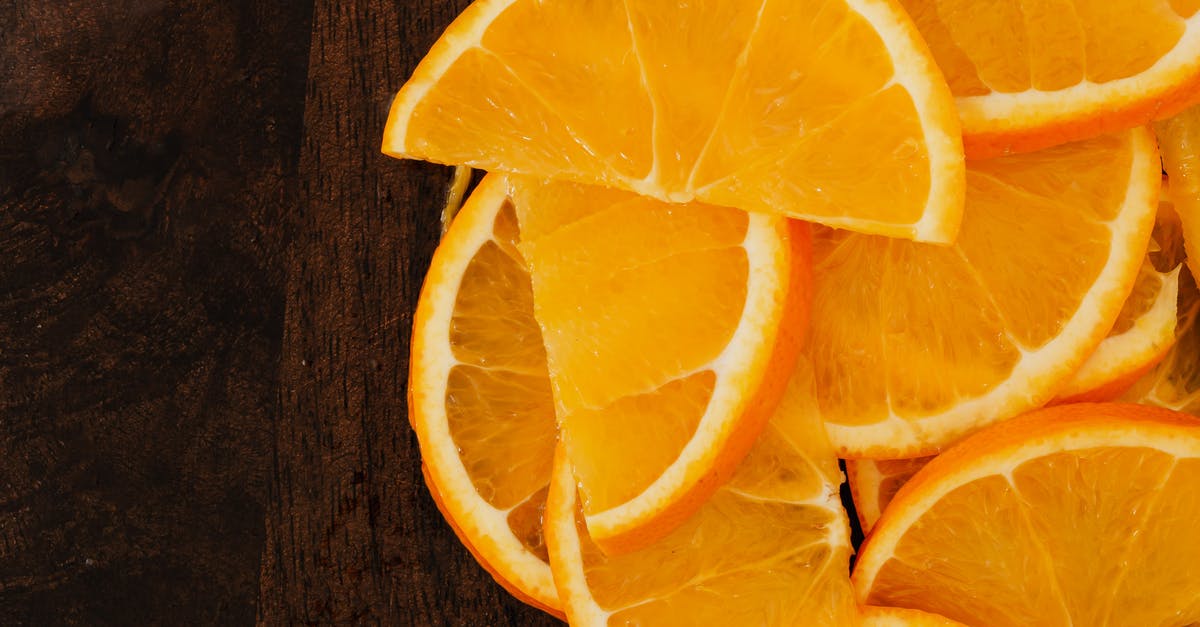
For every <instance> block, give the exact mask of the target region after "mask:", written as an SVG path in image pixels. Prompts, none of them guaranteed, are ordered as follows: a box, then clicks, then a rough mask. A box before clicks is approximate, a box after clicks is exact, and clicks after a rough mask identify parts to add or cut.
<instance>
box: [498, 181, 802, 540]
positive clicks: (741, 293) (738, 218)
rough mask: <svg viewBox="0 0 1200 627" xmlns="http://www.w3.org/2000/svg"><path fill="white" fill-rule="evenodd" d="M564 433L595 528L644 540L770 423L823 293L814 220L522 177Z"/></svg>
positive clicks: (598, 534)
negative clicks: (817, 282) (816, 298)
mask: <svg viewBox="0 0 1200 627" xmlns="http://www.w3.org/2000/svg"><path fill="white" fill-rule="evenodd" d="M510 186H511V190H512V192H511V193H512V199H513V202H514V205H515V207H516V211H517V217H518V221H519V223H520V225H521V244H520V246H521V251H522V253H523V254H524V257H525V259H526V260H527V261H528V263H529V267H530V273H531V277H532V281H533V297H534V298H533V303H534V312H535V316H536V318H537V321H538V323H539V325H540V326H541V329H542V336H543V339H544V342H545V346H546V355H547V359H548V363H549V372H550V381H551V384H552V387H553V390H554V400H555V407H556V413H557V417H558V424H559V430H560V437H561V438H562V440H563V443H564V446H565V450H566V454H567V455H568V457H569V458H570V461H571V467H572V468H573V469H574V474H575V479H576V481H577V482H578V484H579V489H580V493H581V496H582V502H583V512H584V515H585V518H586V520H587V525H588V530H589V531H590V533H591V536H592V538H593V539H595V541H596V542H597V544H599V545H600V546H601V547H603V548H604V550H605V551H610V552H622V551H628V550H632V549H633V548H636V547H638V546H645V545H646V544H649V543H650V542H652V541H653V540H654V539H656V538H657V537H660V536H662V535H663V534H665V533H667V532H668V531H669V530H670V529H671V528H672V527H673V526H674V525H676V524H678V523H679V521H681V520H682V519H683V518H685V517H687V516H688V515H689V514H691V513H692V512H694V511H695V510H696V508H698V507H699V506H700V504H701V503H703V501H704V500H705V499H706V498H707V497H708V495H710V494H711V493H712V491H713V490H714V489H716V487H717V485H719V484H720V483H722V482H723V481H724V480H725V479H727V478H728V477H729V476H730V475H731V474H732V472H733V468H734V467H735V466H736V465H737V463H738V462H739V461H740V460H741V459H742V457H744V456H745V455H746V453H747V451H749V449H750V446H751V445H752V444H753V442H754V439H755V438H756V437H757V436H758V434H759V432H760V431H761V430H762V428H763V426H764V425H765V424H766V421H767V420H768V418H770V415H771V413H772V412H773V411H774V408H775V406H776V405H777V404H778V402H779V398H780V396H781V395H782V393H783V389H784V387H785V384H786V382H787V379H788V376H789V375H790V373H791V370H792V367H793V364H794V362H795V359H796V355H797V354H798V352H799V343H800V334H802V333H803V332H804V331H805V329H806V327H807V315H808V306H809V300H810V296H811V275H810V272H811V264H810V255H811V250H810V245H811V240H810V236H809V229H808V225H807V224H804V223H801V222H792V221H789V220H787V219H786V218H783V217H781V216H777V215H768V214H749V213H746V212H744V211H740V210H737V209H730V208H725V207H716V206H711V205H703V204H699V203H692V204H689V205H673V204H667V203H663V202H660V201H657V200H654V199H651V198H647V197H644V196H638V195H636V194H633V193H629V192H623V191H618V190H611V189H603V188H597V187H592V186H587V185H580V184H576V183H566V182H544V181H535V180H532V179H528V178H522V177H515V176H514V177H510Z"/></svg>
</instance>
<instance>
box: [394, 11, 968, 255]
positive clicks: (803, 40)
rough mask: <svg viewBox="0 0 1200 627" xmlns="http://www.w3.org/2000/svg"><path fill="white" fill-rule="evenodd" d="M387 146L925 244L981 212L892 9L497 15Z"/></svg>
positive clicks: (433, 76)
mask: <svg viewBox="0 0 1200 627" xmlns="http://www.w3.org/2000/svg"><path fill="white" fill-rule="evenodd" d="M531 33H536V37H534V36H531ZM383 151H384V152H385V153H388V154H390V155H393V156H397V157H407V158H416V159H425V160H428V161H434V162H438V163H446V164H466V165H471V166H474V167H478V168H482V169H485V170H489V171H502V172H510V173H519V174H528V175H533V176H538V177H544V178H556V179H566V180H571V181H575V182H579V183H590V184H598V185H603V186H607V187H613V188H620V189H625V190H631V191H635V192H637V193H639V194H642V195H645V196H650V197H654V198H657V199H660V200H664V201H671V202H687V201H692V200H698V201H702V202H706V203H711V204H715V205H723V206H733V207H740V208H743V209H748V210H756V211H765V212H771V213H776V214H779V213H782V214H786V215H789V216H793V217H801V218H805V219H809V220H815V221H818V222H823V223H825V224H829V225H833V226H838V227H844V228H848V229H855V230H860V231H865V232H870V233H879V234H884V235H891V236H897V237H904V238H916V239H918V240H922V241H932V242H949V241H951V240H952V239H953V238H954V234H955V233H956V231H957V229H958V224H959V221H960V218H961V215H962V195H963V156H962V145H961V138H960V134H959V127H958V120H957V114H956V113H955V110H954V102H953V98H952V97H951V95H950V91H949V89H948V88H947V86H946V84H945V81H944V80H943V79H942V77H941V74H940V72H939V71H938V69H937V67H936V66H935V64H934V62H933V59H932V57H931V56H930V54H929V51H928V49H927V48H926V47H925V44H924V42H923V41H921V38H920V36H919V35H918V33H917V30H916V28H914V26H913V24H912V22H911V20H909V19H908V17H907V16H906V15H905V14H904V13H903V11H901V10H900V8H899V7H898V6H897V5H895V4H894V3H893V2H890V1H887V0H821V1H819V2H815V3H807V4H803V5H801V4H796V3H788V2H754V3H748V2H720V1H718V0H702V1H699V2H686V3H680V2H668V1H663V0H629V1H627V2H571V1H568V0H552V1H545V0H478V1H476V2H475V3H474V4H472V5H471V6H470V7H468V8H467V10H466V11H464V12H463V13H462V15H460V16H459V17H458V19H457V20H455V22H454V23H453V24H451V25H450V27H449V28H448V29H447V30H446V32H445V34H443V35H442V37H441V38H440V39H439V40H438V41H437V43H435V44H434V46H433V48H432V49H431V50H430V51H429V54H428V55H426V57H425V58H424V60H422V62H421V64H420V65H419V66H418V67H417V69H416V72H415V73H414V74H413V77H412V78H411V79H410V80H409V81H408V83H407V84H405V85H404V87H403V88H402V89H401V90H400V93H399V94H398V95H397V96H396V99H395V101H394V102H393V104H392V109H391V113H390V115H389V117H388V121H387V127H386V129H385V132H384V140H383ZM865 164H870V167H864V166H865Z"/></svg>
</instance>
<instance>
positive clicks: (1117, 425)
mask: <svg viewBox="0 0 1200 627" xmlns="http://www.w3.org/2000/svg"><path fill="white" fill-rule="evenodd" d="M1198 516H1200V421H1198V420H1196V419H1194V418H1191V417H1189V416H1185V415H1183V414H1178V413H1175V412H1170V411H1166V410H1161V409H1156V408H1150V407H1143V406H1138V405H1116V404H1109V405H1105V404H1075V405H1061V406H1056V407H1052V408H1049V409H1044V410H1039V411H1036V412H1033V413H1031V414H1028V415H1026V416H1022V417H1020V418H1017V419H1014V420H1010V421H1007V422H1004V423H1001V424H999V425H997V426H995V427H992V428H990V429H986V430H984V431H982V432H980V433H978V434H976V435H974V436H972V437H970V438H968V439H966V440H965V441H963V442H962V443H960V444H958V445H956V446H955V447H954V448H952V449H950V450H949V451H947V452H946V453H944V454H942V455H941V456H939V457H937V458H935V459H934V460H933V461H931V462H930V463H929V464H928V465H927V466H925V468H923V469H922V470H921V471H920V472H918V473H917V474H916V476H914V477H913V479H912V480H911V481H910V482H909V483H908V484H907V485H905V486H904V487H903V488H901V490H900V492H899V493H898V494H897V495H896V498H895V500H894V501H893V502H892V504H891V506H890V507H889V508H888V509H887V511H886V512H885V513H884V515H883V517H882V518H881V519H880V520H879V523H878V524H877V525H876V526H875V529H874V531H873V532H872V533H871V537H870V538H868V539H867V541H866V543H864V545H863V547H862V549H861V551H860V552H859V558H858V562H857V564H856V566H855V570H854V574H853V581H854V584H855V591H856V593H857V594H858V599H859V601H860V602H866V603H873V604H888V605H899V606H903V607H911V608H914V609H921V610H925V611H931V612H936V613H939V614H942V615H944V616H947V617H949V618H952V619H955V620H959V621H963V622H966V623H968V624H983V625H996V626H1004V625H1030V624H1039V625H1070V624H1076V625H1099V624H1108V625H1152V624H1153V625H1157V624H1177V625H1186V624H1190V623H1192V622H1195V621H1197V620H1200V602H1198V601H1197V599H1200V543H1197V542H1195V521H1196V519H1197V517H1198Z"/></svg>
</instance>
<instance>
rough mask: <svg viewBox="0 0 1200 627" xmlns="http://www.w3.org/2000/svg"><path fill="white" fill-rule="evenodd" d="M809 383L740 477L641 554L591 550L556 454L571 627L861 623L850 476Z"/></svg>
mask: <svg viewBox="0 0 1200 627" xmlns="http://www.w3.org/2000/svg"><path fill="white" fill-rule="evenodd" d="M806 375H807V376H806ZM811 382H812V378H811V370H810V369H807V368H806V367H805V365H804V364H803V363H802V364H801V367H800V368H798V369H797V376H796V377H795V378H794V379H793V380H792V383H791V385H789V387H788V392H787V394H786V396H785V399H784V401H783V403H782V404H781V405H780V407H779V410H778V411H777V412H776V413H775V416H774V417H773V418H772V420H771V422H770V424H769V426H768V427H767V429H766V430H765V431H764V433H763V435H762V437H761V438H760V439H759V440H758V442H757V443H756V444H755V446H754V449H753V451H752V452H751V453H750V455H749V456H748V457H747V458H746V460H745V462H743V464H742V465H741V466H740V467H739V468H738V470H737V474H736V475H735V476H734V478H733V479H732V480H731V481H730V482H729V483H728V484H726V485H725V486H724V487H722V488H721V489H720V490H718V491H717V492H716V494H714V495H713V496H712V498H711V499H710V500H709V501H708V502H707V503H706V504H705V505H704V506H703V507H702V508H701V509H700V510H699V512H697V513H696V514H695V515H694V516H692V517H690V518H688V519H687V521H686V522H684V523H683V524H682V525H681V526H680V527H678V528H676V529H675V530H674V531H672V532H671V533H670V535H668V536H666V537H665V538H663V539H661V540H660V541H658V542H657V543H655V544H653V545H651V546H649V547H646V548H643V549H641V550H638V551H634V552H632V553H627V554H624V555H618V556H608V555H605V554H604V553H602V552H601V551H600V550H599V548H598V547H596V545H595V544H594V543H593V541H592V540H591V538H590V537H589V536H588V532H587V526H586V525H585V524H584V523H583V516H582V510H581V509H580V505H579V502H578V499H577V497H576V495H577V490H576V488H575V485H574V482H573V480H572V474H571V470H570V467H569V462H568V461H567V459H566V456H565V455H561V454H560V455H559V457H558V458H557V459H556V465H555V473H554V481H553V482H552V484H551V489H550V496H549V500H548V504H547V507H546V540H547V543H548V546H549V551H550V560H551V565H552V567H553V570H554V578H555V582H556V583H557V585H558V587H559V590H560V591H561V593H562V598H563V601H564V604H565V606H566V612H567V616H568V618H569V619H570V622H571V624H572V625H576V626H580V627H592V626H599V625H629V624H636V625H695V626H703V625H714V626H722V627H723V626H726V625H763V626H790V625H813V626H821V625H828V626H842V625H855V624H856V623H857V614H858V610H857V608H856V606H855V603H854V601H853V598H852V592H851V591H850V585H849V577H848V575H847V572H848V568H849V559H850V551H851V547H850V536H849V529H848V527H847V521H846V518H845V512H844V510H843V509H842V506H841V502H840V500H839V498H838V485H839V484H840V482H841V476H840V473H839V471H838V466H837V460H836V459H835V458H834V456H833V451H832V449H831V448H830V447H829V444H828V441H827V440H826V439H825V436H824V434H823V433H822V431H821V425H820V422H819V421H817V420H816V419H815V418H814V414H813V413H812V411H811V410H809V409H806V408H805V407H804V405H805V404H807V403H811V399H812V396H811V389H810V387H811ZM560 453H561V451H560Z"/></svg>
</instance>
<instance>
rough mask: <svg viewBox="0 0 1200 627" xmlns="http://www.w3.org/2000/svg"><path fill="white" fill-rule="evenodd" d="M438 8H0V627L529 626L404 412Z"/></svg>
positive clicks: (425, 254)
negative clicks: (450, 510) (412, 140)
mask: <svg viewBox="0 0 1200 627" xmlns="http://www.w3.org/2000/svg"><path fill="white" fill-rule="evenodd" d="M465 4H466V2H465V0H343V1H333V0H317V1H316V2H313V3H308V2H302V1H299V2H266V1H262V0H255V1H253V2H251V1H246V2H242V1H238V0H220V1H217V0H212V1H204V0H103V1H97V0H23V1H12V2H2V3H0V252H2V254H3V262H0V624H3V625H25V624H28V625H51V624H86V625H107V624H112V625H154V624H170V625H180V624H221V625H237V624H249V623H252V622H255V621H257V622H260V623H264V624H272V625H273V624H297V623H301V624H330V623H341V624H385V625H408V624H412V625H489V626H491V625H496V626H501V625H541V624H545V625H550V624H556V623H557V621H554V620H553V619H551V618H549V617H547V616H545V615H542V614H540V613H539V612H537V611H535V610H532V609H529V608H526V607H525V606H523V605H521V604H520V603H518V602H516V601H515V600H513V599H512V598H510V597H509V596H508V595H507V594H506V593H504V592H503V590H502V589H501V588H500V587H499V586H497V585H495V584H494V583H493V582H492V581H491V579H490V578H489V577H488V575H487V574H486V573H485V572H484V571H483V570H482V569H481V568H479V567H478V566H477V565H476V564H475V563H474V561H473V560H472V559H471V557H470V556H469V554H468V553H467V552H466V551H465V550H464V549H463V548H462V547H461V546H460V545H459V544H458V542H457V541H456V540H455V538H454V536H453V534H452V533H451V531H450V529H449V527H448V526H447V525H446V524H445V523H444V522H443V521H442V519H441V517H440V515H439V514H438V512H437V510H436V509H435V507H434V505H433V502H432V501H431V500H430V498H429V495H428V493H427V491H426V490H425V487H424V484H423V483H422V481H421V474H420V469H419V460H418V455H417V446H416V440H415V438H414V436H413V434H412V432H411V430H410V429H409V427H408V424H407V421H406V418H405V416H406V407H405V387H404V383H405V378H406V375H407V368H408V363H407V361H408V357H407V355H408V341H409V322H410V317H411V314H412V310H413V305H414V302H415V299H416V296H417V291H418V288H419V286H420V281H421V278H422V276H423V274H424V272H425V269H426V266H427V264H428V262H429V257H430V254H431V253H432V250H433V247H434V244H435V241H436V236H437V233H438V222H437V209H438V205H439V204H440V202H441V200H442V194H443V190H444V186H445V184H446V181H447V180H448V172H447V170H445V169H444V168H440V167H434V166H429V165H424V164H419V163H402V162H399V161H395V160H392V159H389V158H386V157H383V156H382V155H380V153H379V149H378V147H379V142H380V135H381V130H382V127H383V122H384V117H385V115H386V112H387V106H388V104H389V101H390V99H391V96H392V94H393V93H394V92H395V90H396V89H398V88H399V86H400V85H401V84H402V83H403V81H404V80H405V78H407V76H408V74H409V73H410V72H411V70H412V68H413V67H414V66H415V64H416V62H417V60H418V59H419V58H420V56H421V55H422V54H423V52H424V51H425V50H426V49H427V48H428V47H429V45H430V44H431V43H432V42H433V40H434V38H435V37H436V36H437V34H438V33H439V32H440V31H441V29H442V28H444V26H445V25H446V24H448V23H449V21H450V20H451V19H452V18H453V16H454V15H455V14H457V12H458V11H459V10H461V9H462V7H463V6H465Z"/></svg>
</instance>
